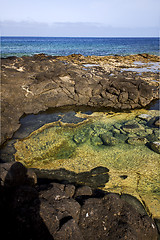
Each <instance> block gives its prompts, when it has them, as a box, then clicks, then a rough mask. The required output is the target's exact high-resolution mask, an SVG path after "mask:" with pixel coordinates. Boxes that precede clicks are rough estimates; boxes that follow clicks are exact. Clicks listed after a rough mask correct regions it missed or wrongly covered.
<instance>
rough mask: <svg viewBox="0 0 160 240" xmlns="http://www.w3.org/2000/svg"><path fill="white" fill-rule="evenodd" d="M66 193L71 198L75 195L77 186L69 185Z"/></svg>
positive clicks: (66, 187)
mask: <svg viewBox="0 0 160 240" xmlns="http://www.w3.org/2000/svg"><path fill="white" fill-rule="evenodd" d="M64 191H65V193H66V194H67V195H68V196H69V197H70V198H71V197H73V195H74V193H75V186H74V185H71V184H67V185H66V186H65V189H64Z"/></svg>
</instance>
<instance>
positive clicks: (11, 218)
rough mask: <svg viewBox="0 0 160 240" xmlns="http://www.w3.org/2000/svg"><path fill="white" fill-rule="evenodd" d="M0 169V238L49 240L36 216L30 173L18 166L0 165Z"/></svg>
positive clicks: (35, 193) (37, 209) (36, 197)
mask: <svg viewBox="0 0 160 240" xmlns="http://www.w3.org/2000/svg"><path fill="white" fill-rule="evenodd" d="M0 168H1V169H0V170H1V171H0V180H1V185H0V193H1V199H0V212H1V236H4V239H6V240H7V239H17V240H19V239H23V240H29V239H33V240H34V239H39V240H40V239H46V240H53V237H52V235H51V234H50V232H49V231H48V229H47V227H46V225H45V223H44V221H43V219H42V217H41V216H40V200H39V193H38V191H37V190H36V189H35V188H34V184H35V183H36V175H35V174H34V172H33V171H31V170H27V169H26V168H25V167H24V166H23V165H22V164H21V163H18V162H17V163H4V164H1V167H0Z"/></svg>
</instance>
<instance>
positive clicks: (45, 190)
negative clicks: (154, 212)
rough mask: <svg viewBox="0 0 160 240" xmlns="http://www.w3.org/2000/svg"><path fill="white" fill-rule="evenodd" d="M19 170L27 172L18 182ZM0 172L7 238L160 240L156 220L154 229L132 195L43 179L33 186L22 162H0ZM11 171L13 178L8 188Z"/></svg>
mask: <svg viewBox="0 0 160 240" xmlns="http://www.w3.org/2000/svg"><path fill="white" fill-rule="evenodd" d="M20 168H21V169H24V170H25V171H22V172H23V174H20V178H21V181H17V180H16V178H18V174H17V172H19V169H20ZM1 169H3V171H1V172H0V178H1V185H0V193H1V199H0V211H1V234H2V235H3V236H5V239H14V238H15V239H24V240H28V239H33V240H34V239H40V240H41V239H42V240H43V239H46V240H51V239H57V240H58V239H59V240H61V239H66V240H67V239H70V240H71V239H73V240H74V239H83V240H85V239H95V240H97V239H102V240H103V239H108V240H111V239H128V240H131V239H133V240H134V239H135V240H137V239H142V240H143V239H146V240H156V239H158V230H157V226H159V220H158V219H156V224H157V225H156V224H155V221H154V220H152V219H151V218H149V216H148V215H147V214H146V212H145V210H144V208H143V206H142V205H141V203H140V202H139V201H138V200H137V199H136V198H134V197H132V196H131V195H125V194H122V195H121V196H120V195H119V194H112V193H107V192H103V191H101V190H98V189H93V188H90V187H89V186H77V185H73V184H68V183H65V182H64V183H56V182H53V181H48V180H47V179H38V183H37V184H36V183H35V176H33V175H34V174H33V173H32V177H31V175H30V177H29V179H30V181H28V180H27V179H28V175H27V171H28V170H27V169H26V168H25V167H24V166H23V165H22V164H21V163H4V164H1ZM102 170H103V169H101V168H100V169H99V172H101V171H102ZM4 171H5V173H6V174H4ZM94 171H95V170H93V172H94ZM10 172H12V173H13V172H14V173H15V174H12V175H14V177H13V179H12V181H10V182H8V181H7V185H6V184H5V179H8V176H7V175H10ZM102 172H103V171H102ZM4 175H5V176H6V177H4ZM22 175H23V177H22ZM31 180H32V181H31ZM13 182H14V185H13V184H12V183H13Z"/></svg>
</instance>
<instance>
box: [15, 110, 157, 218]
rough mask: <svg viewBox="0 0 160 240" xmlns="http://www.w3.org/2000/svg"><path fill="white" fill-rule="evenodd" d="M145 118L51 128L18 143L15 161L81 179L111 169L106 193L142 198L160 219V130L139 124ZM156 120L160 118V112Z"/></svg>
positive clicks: (94, 119) (99, 119)
mask: <svg viewBox="0 0 160 240" xmlns="http://www.w3.org/2000/svg"><path fill="white" fill-rule="evenodd" d="M141 113H145V110H137V111H133V112H131V113H112V114H105V113H94V114H92V115H91V116H88V119H87V120H85V121H84V122H82V123H78V124H69V123H66V124H64V123H61V122H60V121H59V122H55V123H50V124H46V125H44V126H43V127H42V128H39V129H38V130H36V131H34V132H33V133H32V134H30V135H29V136H28V137H27V138H25V139H22V140H17V142H16V143H15V149H16V151H17V152H16V153H15V159H16V161H21V162H22V163H24V164H25V165H26V166H27V167H34V168H38V169H49V170H50V169H52V170H56V169H60V168H64V169H66V170H67V171H73V172H75V173H82V172H85V171H90V170H91V169H93V168H95V167H98V166H102V167H105V168H108V169H109V181H108V182H107V183H106V185H105V187H103V189H105V190H106V191H112V192H117V193H120V194H121V193H126V194H131V195H133V196H135V197H137V198H138V199H139V200H140V201H141V202H142V204H143V205H144V206H145V208H146V210H147V211H148V212H149V213H150V214H151V215H153V216H154V217H156V218H160V188H159V186H160V161H159V154H158V153H156V152H154V151H153V150H152V149H150V147H149V144H150V141H151V140H153V139H154V141H155V140H157V141H158V140H159V135H158V134H157V132H158V129H157V128H155V126H148V122H147V121H145V120H141V119H140V118H138V117H137V116H138V115H139V114H141ZM150 114H151V115H153V117H154V115H155V114H158V112H156V111H152V112H150ZM77 116H80V117H84V114H81V113H78V114H77ZM85 117H86V116H85ZM129 139H130V140H129ZM122 176H126V177H125V178H123V177H122Z"/></svg>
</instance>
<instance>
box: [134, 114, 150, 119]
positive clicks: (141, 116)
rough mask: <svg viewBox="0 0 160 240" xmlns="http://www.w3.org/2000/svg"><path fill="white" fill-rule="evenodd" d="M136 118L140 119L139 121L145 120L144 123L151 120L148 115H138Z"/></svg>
mask: <svg viewBox="0 0 160 240" xmlns="http://www.w3.org/2000/svg"><path fill="white" fill-rule="evenodd" d="M137 117H138V118H140V119H143V120H146V121H148V120H150V119H151V118H152V116H151V115H149V114H140V115H138V116H137Z"/></svg>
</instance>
